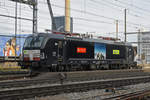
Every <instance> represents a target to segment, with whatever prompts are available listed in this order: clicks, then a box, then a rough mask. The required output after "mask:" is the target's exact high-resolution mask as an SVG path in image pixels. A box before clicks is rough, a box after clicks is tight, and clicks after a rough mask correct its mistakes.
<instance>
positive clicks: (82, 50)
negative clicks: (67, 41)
mask: <svg viewBox="0 0 150 100" xmlns="http://www.w3.org/2000/svg"><path fill="white" fill-rule="evenodd" d="M77 53H86V48H82V47H77Z"/></svg>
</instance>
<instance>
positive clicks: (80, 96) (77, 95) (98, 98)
mask: <svg viewBox="0 0 150 100" xmlns="http://www.w3.org/2000/svg"><path fill="white" fill-rule="evenodd" d="M146 89H150V83H142V84H137V85H129V86H123V87H120V88H114V89H109V90H112V91H106V89H100V90H90V91H87V92H74V93H64V94H59V95H54V96H46V97H35V98H31V99H24V100H103V99H106V98H110V97H114V96H119V95H122V94H128V93H132V92H137V91H142V90H146ZM113 90H114V91H113Z"/></svg>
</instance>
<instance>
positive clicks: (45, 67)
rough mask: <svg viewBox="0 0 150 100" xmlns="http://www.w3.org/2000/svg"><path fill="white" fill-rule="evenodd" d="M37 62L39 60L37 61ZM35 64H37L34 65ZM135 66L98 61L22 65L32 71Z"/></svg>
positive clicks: (109, 68) (128, 67) (108, 68)
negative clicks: (93, 62) (95, 62)
mask: <svg viewBox="0 0 150 100" xmlns="http://www.w3.org/2000/svg"><path fill="white" fill-rule="evenodd" d="M38 63H39V62H38ZM35 65H37V66H35ZM133 67H135V66H133V65H130V64H120V63H118V64H113V63H108V64H107V63H103V64H101V63H99V64H92V63H91V64H80V63H78V64H52V65H43V64H42V65H40V64H35V62H34V63H33V64H30V65H28V66H24V68H29V69H30V70H34V71H43V72H44V71H45V72H62V71H88V70H113V69H130V68H133Z"/></svg>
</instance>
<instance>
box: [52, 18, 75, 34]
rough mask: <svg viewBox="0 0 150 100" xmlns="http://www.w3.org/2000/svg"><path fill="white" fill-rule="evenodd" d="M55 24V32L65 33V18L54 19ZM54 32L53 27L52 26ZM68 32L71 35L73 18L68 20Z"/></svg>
mask: <svg viewBox="0 0 150 100" xmlns="http://www.w3.org/2000/svg"><path fill="white" fill-rule="evenodd" d="M54 20H55V23H56V31H59V32H65V16H58V17H54ZM52 29H53V30H54V27H53V26H52ZM70 32H71V33H73V18H70Z"/></svg>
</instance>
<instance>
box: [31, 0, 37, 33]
mask: <svg viewBox="0 0 150 100" xmlns="http://www.w3.org/2000/svg"><path fill="white" fill-rule="evenodd" d="M33 3H34V4H33V29H32V33H33V34H36V33H37V32H38V29H37V25H38V22H37V12H38V9H37V4H38V2H37V0H33Z"/></svg>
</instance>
